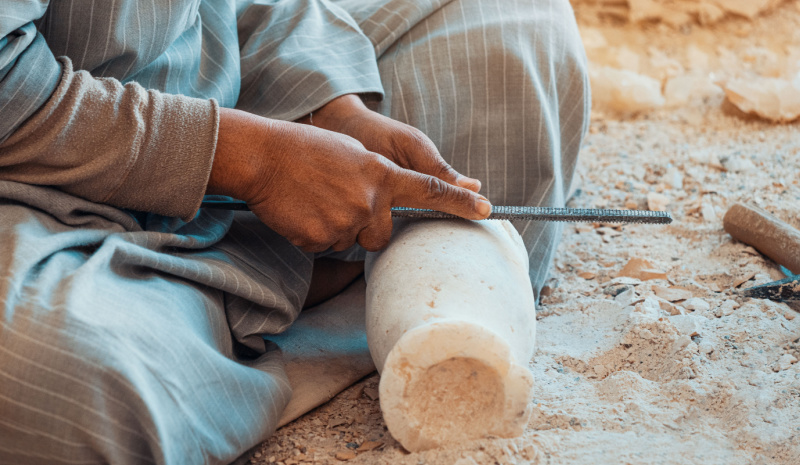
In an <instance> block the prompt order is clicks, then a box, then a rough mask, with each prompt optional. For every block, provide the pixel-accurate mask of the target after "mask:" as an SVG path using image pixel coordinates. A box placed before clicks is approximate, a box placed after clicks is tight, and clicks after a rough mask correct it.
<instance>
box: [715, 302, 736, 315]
mask: <svg viewBox="0 0 800 465" xmlns="http://www.w3.org/2000/svg"><path fill="white" fill-rule="evenodd" d="M737 308H739V303H738V302H736V301H735V300H730V299H728V300H725V301H723V302H722V303H721V304H720V305H719V307H717V309H716V310H715V311H714V315H715V316H716V317H717V318H719V317H721V316H728V315H730V314H732V313H733V311H734V310H736V309H737Z"/></svg>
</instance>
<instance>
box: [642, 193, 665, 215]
mask: <svg viewBox="0 0 800 465" xmlns="http://www.w3.org/2000/svg"><path fill="white" fill-rule="evenodd" d="M669 202H670V200H669V197H667V196H666V195H664V194H659V193H658V192H648V193H647V209H648V210H651V211H656V212H663V211H666V210H667V205H669Z"/></svg>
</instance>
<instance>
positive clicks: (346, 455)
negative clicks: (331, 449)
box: [335, 449, 357, 461]
mask: <svg viewBox="0 0 800 465" xmlns="http://www.w3.org/2000/svg"><path fill="white" fill-rule="evenodd" d="M356 455H357V454H356V451H354V450H351V449H346V450H340V451H339V452H337V453H336V456H335V457H336V460H341V461H346V460H352V459H354V458H356Z"/></svg>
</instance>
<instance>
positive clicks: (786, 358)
mask: <svg viewBox="0 0 800 465" xmlns="http://www.w3.org/2000/svg"><path fill="white" fill-rule="evenodd" d="M795 363H797V358H795V357H794V355H792V354H783V355H782V356H781V358H780V359H779V360H778V364H777V365H776V367H777V368H778V369H777V370H775V371H783V370H788V369H789V368H791V367H792V364H795Z"/></svg>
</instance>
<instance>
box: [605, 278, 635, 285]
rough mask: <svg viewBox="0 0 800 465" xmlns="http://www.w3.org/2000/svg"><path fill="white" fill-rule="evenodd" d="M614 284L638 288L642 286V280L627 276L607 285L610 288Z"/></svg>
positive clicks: (613, 280)
mask: <svg viewBox="0 0 800 465" xmlns="http://www.w3.org/2000/svg"><path fill="white" fill-rule="evenodd" d="M614 284H626V285H628V286H638V285H639V284H642V280H641V279H636V278H629V277H627V276H618V277H616V278H614V279H612V280H611V281H609V282H607V283H606V285H608V286H611V285H614Z"/></svg>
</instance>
